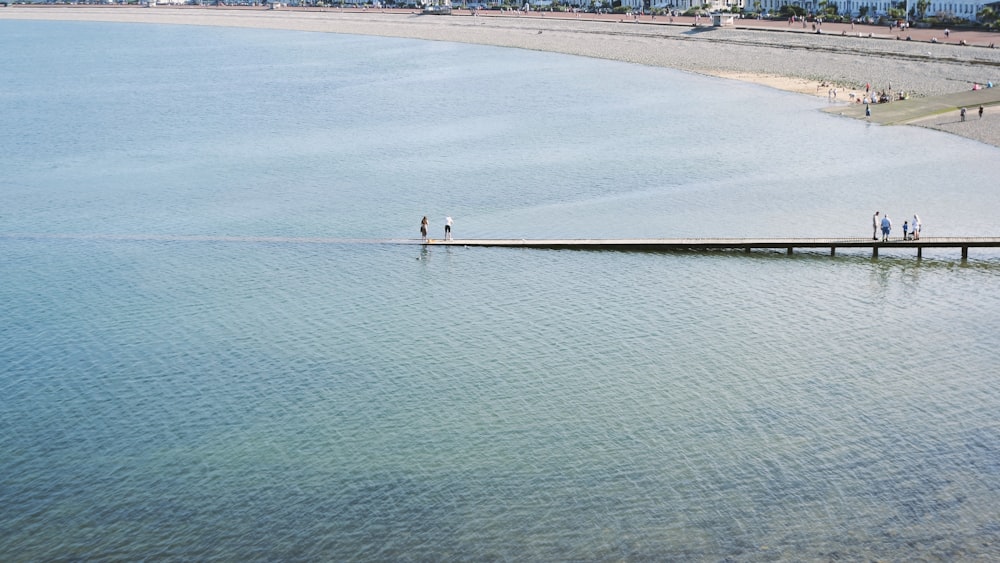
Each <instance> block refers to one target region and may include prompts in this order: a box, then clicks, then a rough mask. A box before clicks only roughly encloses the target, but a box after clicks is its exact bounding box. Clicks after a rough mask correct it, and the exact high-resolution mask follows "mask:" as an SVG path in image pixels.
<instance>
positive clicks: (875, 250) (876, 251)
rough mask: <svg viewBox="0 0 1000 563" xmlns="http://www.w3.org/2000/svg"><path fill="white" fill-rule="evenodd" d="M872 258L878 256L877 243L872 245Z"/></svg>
mask: <svg viewBox="0 0 1000 563" xmlns="http://www.w3.org/2000/svg"><path fill="white" fill-rule="evenodd" d="M872 258H878V245H875V246H872Z"/></svg>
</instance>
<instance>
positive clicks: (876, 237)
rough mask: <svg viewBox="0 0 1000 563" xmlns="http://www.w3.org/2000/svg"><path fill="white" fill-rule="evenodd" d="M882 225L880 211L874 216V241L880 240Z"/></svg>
mask: <svg viewBox="0 0 1000 563" xmlns="http://www.w3.org/2000/svg"><path fill="white" fill-rule="evenodd" d="M881 224H882V223H881V221H880V220H879V216H878V211H876V212H875V215H872V240H878V228H879V226H880V225H881Z"/></svg>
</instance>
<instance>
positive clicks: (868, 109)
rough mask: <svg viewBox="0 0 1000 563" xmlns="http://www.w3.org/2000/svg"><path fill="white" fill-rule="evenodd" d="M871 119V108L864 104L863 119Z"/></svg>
mask: <svg viewBox="0 0 1000 563" xmlns="http://www.w3.org/2000/svg"><path fill="white" fill-rule="evenodd" d="M871 118H872V107H871V106H870V105H868V104H865V119H871Z"/></svg>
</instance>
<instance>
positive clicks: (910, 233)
mask: <svg viewBox="0 0 1000 563" xmlns="http://www.w3.org/2000/svg"><path fill="white" fill-rule="evenodd" d="M880 230H881V232H882V242H888V241H889V235H890V234H891V233H892V219H889V214H888V213H886V214H885V215H882V214H881V212H879V211H876V212H875V215H872V240H879V238H878V235H879V231H880ZM921 230H923V223H921V222H920V216H919V215H917V214H916V213H914V214H913V222H912V223H910V222H908V221H903V240H920V231H921Z"/></svg>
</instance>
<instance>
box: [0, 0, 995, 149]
mask: <svg viewBox="0 0 1000 563" xmlns="http://www.w3.org/2000/svg"><path fill="white" fill-rule="evenodd" d="M0 19H39V20H75V21H106V22H123V23H161V24H178V25H203V26H225V27H248V28H270V29H288V30H297V31H313V32H327V33H347V34H359V35H377V36H386V37H405V38H414V39H426V40H435V41H450V42H459V43H475V44H483V45H495V46H500V47H514V48H520V49H532V50H539V51H551V52H557V53H566V54H572V55H580V56H586V57H595V58H602V59H612V60H618V61H624V62H630V63H636V64H645V65H652V66H663V67H669V68H676V69H680V70H685V71H690V72H696V73H701V74H708V75H713V76H719V77H723V78H728V79H735V80H741V81H746V82H753V83H757V84H762V85H765V86H768V87H772V88H777V89H780V90H785V91H790V92H797V93H801V94H807V95H814V96H822V97H828V94H829V91H830V89H831V88H834V87H836V88H837V89H838V98H837V102H834V103H846V100H847V94H848V93H849V92H851V91H854V92H859V91H863V90H864V88H865V85H866V84H867V85H870V88H871V90H873V91H880V90H886V89H891V90H892V91H893V92H897V93H898V92H906V93H907V94H908V95H909V96H910V97H911V98H919V97H925V96H941V95H944V94H950V93H961V92H966V91H968V90H970V89H971V87H972V85H973V84H974V83H985V82H987V81H990V80H992V81H993V82H994V83H1000V49H994V48H990V47H989V45H990V44H991V43H992V42H994V41H995V40H996V39H997V38H1000V34H995V33H989V32H979V31H962V32H951V33H950V34H949V35H948V36H947V37H945V36H944V33H943V30H932V29H916V28H914V29H909V30H905V31H898V30H896V31H894V32H890V31H889V29H888V27H885V26H882V27H878V26H862V25H856V26H852V25H851V24H823V25H822V26H820V28H819V31H820V33H816V32H815V31H813V28H812V24H807V26H806V27H805V28H803V27H802V26H801V24H800V23H795V24H792V25H789V24H788V23H787V22H773V21H759V20H737V21H736V25H735V26H733V27H720V28H715V27H711V25H710V22H709V21H708V18H701V19H700V21H695V19H694V18H682V17H677V18H673V19H672V21H671V18H667V17H663V16H661V17H657V18H653V17H651V16H642V17H641V18H638V19H635V18H628V17H624V16H617V15H614V16H613V15H607V16H597V15H594V14H580V15H574V14H551V13H550V14H541V13H532V14H516V13H512V12H497V11H485V12H482V13H481V15H479V16H473V15H471V13H470V12H467V11H460V10H456V12H455V14H454V15H452V16H438V15H423V14H420V13H418V12H415V11H412V10H380V11H374V10H368V11H365V10H350V9H347V10H345V9H337V8H329V9H285V8H283V9H279V10H267V9H264V8H259V7H258V8H227V7H223V8H218V7H195V6H185V7H152V8H144V7H131V6H24V5H17V6H10V7H6V8H0ZM907 37H909V40H907ZM963 41H964V42H965V43H966V44H965V45H962V42H963ZM956 108H957V105H956ZM937 111H940V110H937ZM956 111H957V110H956ZM956 115H957V114H956ZM953 121H954V120H950V119H948V118H946V117H941V116H940V115H938V114H933V115H925V116H922V117H921V118H919V119H915V120H913V121H911V122H910V123H911V124H914V125H918V126H924V127H931V128H934V129H940V130H943V131H948V132H950V133H953V134H957V135H961V136H964V137H968V138H970V139H974V140H977V141H980V142H984V143H988V144H991V145H994V146H998V147H1000V127H997V125H998V124H1000V105H996V106H989V107H987V108H986V112H985V113H984V117H983V118H982V120H979V119H978V116H977V117H976V126H975V127H973V126H972V125H971V123H970V122H968V121H967V122H965V123H960V124H959V125H955V123H953ZM966 124H969V125H966Z"/></svg>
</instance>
